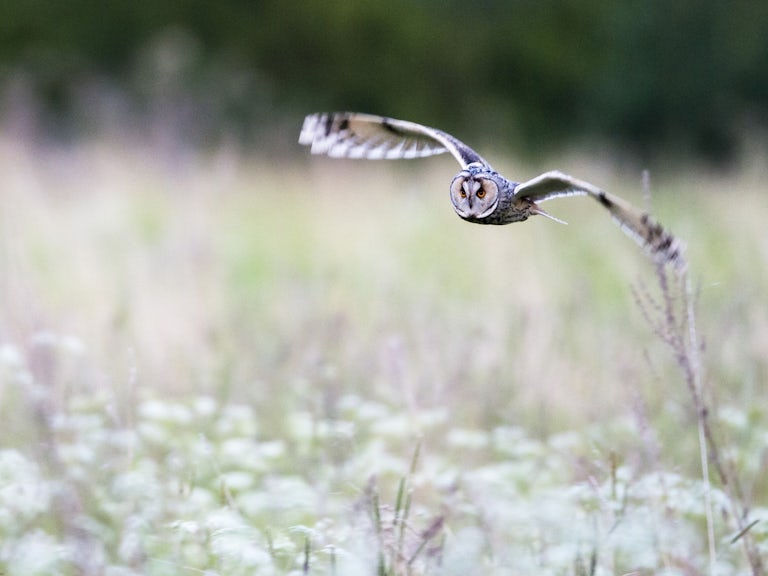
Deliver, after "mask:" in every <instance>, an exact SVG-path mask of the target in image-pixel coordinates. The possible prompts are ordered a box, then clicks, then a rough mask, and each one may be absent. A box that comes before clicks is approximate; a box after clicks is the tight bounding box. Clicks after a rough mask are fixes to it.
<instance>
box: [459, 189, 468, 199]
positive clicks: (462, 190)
mask: <svg viewBox="0 0 768 576" xmlns="http://www.w3.org/2000/svg"><path fill="white" fill-rule="evenodd" d="M459 196H461V197H462V198H466V197H467V193H466V191H465V190H464V188H462V189H461V190H459Z"/></svg>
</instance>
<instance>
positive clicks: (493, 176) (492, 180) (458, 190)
mask: <svg viewBox="0 0 768 576" xmlns="http://www.w3.org/2000/svg"><path fill="white" fill-rule="evenodd" d="M499 184H500V179H499V175H498V174H497V173H496V172H494V171H493V170H491V169H490V168H489V167H488V166H486V165H483V164H481V163H479V162H474V163H472V164H469V165H468V166H467V167H466V168H465V169H464V170H462V171H461V172H459V173H458V174H457V175H456V176H455V178H454V179H453V181H452V182H451V202H452V203H453V208H454V210H456V213H457V214H458V215H459V216H461V217H462V218H464V219H465V220H482V219H483V218H485V217H487V216H489V215H490V214H492V213H493V212H494V210H496V207H497V206H498V204H499Z"/></svg>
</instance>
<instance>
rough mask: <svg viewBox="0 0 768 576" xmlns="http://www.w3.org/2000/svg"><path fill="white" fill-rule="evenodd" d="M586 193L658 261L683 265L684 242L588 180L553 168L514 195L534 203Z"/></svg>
mask: <svg viewBox="0 0 768 576" xmlns="http://www.w3.org/2000/svg"><path fill="white" fill-rule="evenodd" d="M585 194H586V195H589V196H591V197H592V198H594V199H595V200H597V201H598V202H599V203H600V204H601V205H602V206H604V207H605V208H606V209H607V210H608V212H610V214H611V216H612V217H613V219H614V220H615V221H616V222H617V223H618V224H619V226H621V228H622V230H624V231H625V232H626V233H627V234H628V235H629V236H630V237H632V238H634V240H635V241H636V242H637V243H638V244H640V246H642V247H643V248H644V249H645V250H646V251H647V252H648V253H649V254H650V255H651V257H652V258H653V259H654V260H655V261H657V262H662V263H667V262H670V263H673V264H674V265H676V266H683V263H684V261H685V259H684V258H683V250H684V246H683V244H682V242H680V241H679V240H678V239H677V238H675V237H674V236H673V235H672V234H670V233H669V232H667V231H666V230H665V229H664V228H663V227H662V226H661V224H659V223H658V222H656V221H655V220H654V219H653V218H651V216H650V215H649V214H648V213H647V212H643V211H642V210H639V209H637V208H635V207H634V206H632V205H631V204H630V203H629V202H627V201H625V200H622V199H621V198H619V197H618V196H614V195H613V194H609V193H608V192H605V191H603V190H601V189H600V188H598V187H597V186H593V185H592V184H590V183H589V182H584V181H583V180H577V179H576V178H572V177H571V176H568V175H567V174H563V173H562V172H558V171H552V172H546V173H544V174H542V175H540V176H537V177H536V178H533V179H531V180H528V181H527V182H523V183H521V184H519V185H518V186H517V187H516V188H515V196H519V197H521V198H528V199H530V200H531V201H533V202H534V203H536V202H545V201H547V200H552V199H553V198H560V197H562V196H575V195H585ZM545 215H546V213H545Z"/></svg>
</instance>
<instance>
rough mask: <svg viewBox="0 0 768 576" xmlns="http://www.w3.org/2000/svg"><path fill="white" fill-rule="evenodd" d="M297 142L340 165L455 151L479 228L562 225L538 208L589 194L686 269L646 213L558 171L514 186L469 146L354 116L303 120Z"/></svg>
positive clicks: (456, 184) (457, 186) (459, 187)
mask: <svg viewBox="0 0 768 576" xmlns="http://www.w3.org/2000/svg"><path fill="white" fill-rule="evenodd" d="M299 143H300V144H304V145H308V146H311V152H312V153H313V154H326V155H328V156H331V157H334V158H368V159H399V158H422V157H425V156H432V155H435V154H443V153H445V152H449V153H450V154H451V155H452V156H453V157H454V158H456V160H457V161H458V162H459V164H460V165H461V171H460V172H459V173H458V174H457V175H456V176H455V177H454V178H453V180H452V181H451V187H450V196H451V202H452V203H453V209H454V210H455V211H456V213H457V214H458V215H459V216H460V217H461V218H463V219H464V220H467V221H468V222H474V223H476V224H510V223H512V222H522V221H524V220H527V219H528V218H529V217H530V216H534V215H540V216H546V217H547V218H550V219H552V220H555V221H556V222H560V223H562V224H564V223H565V222H563V221H562V220H560V219H558V218H556V217H554V216H552V215H551V214H548V213H547V212H545V211H544V210H542V209H541V207H540V206H539V203H541V202H545V201H547V200H552V199H553V198H560V197H561V196H576V195H587V196H590V197H592V198H594V199H595V200H597V201H598V202H599V203H600V205H602V206H603V207H605V208H606V209H607V210H608V212H610V214H611V216H612V217H613V218H614V219H615V220H616V222H618V224H619V225H620V226H621V228H622V229H623V230H624V231H625V232H626V233H627V234H628V235H629V236H631V237H632V238H634V239H635V241H636V242H637V243H638V244H639V245H640V246H642V247H643V248H644V249H645V250H646V252H648V254H649V255H650V256H651V257H652V258H653V259H654V260H655V261H656V262H660V263H672V264H674V265H676V266H681V265H682V263H683V258H682V251H683V246H682V244H681V243H680V242H679V241H678V240H677V239H676V238H675V237H674V236H672V235H671V234H670V233H669V232H667V231H666V230H665V229H664V228H663V227H662V226H661V225H660V224H658V223H657V222H655V221H654V220H653V219H652V218H651V217H650V216H649V215H648V214H647V213H645V212H643V211H641V210H638V209H637V208H635V207H634V206H632V205H631V204H629V203H628V202H626V201H624V200H622V199H621V198H618V197H617V196H614V195H613V194H609V193H607V192H605V191H603V190H601V189H600V188H597V187H596V186H593V185H592V184H590V183H588V182H584V181H582V180H577V179H576V178H572V177H571V176H568V175H567V174H563V173H562V172H559V171H556V170H555V171H551V172H545V173H544V174H541V175H540V176H537V177H535V178H533V179H531V180H528V181H527V182H512V181H510V180H507V179H506V178H505V177H504V176H502V175H501V174H499V173H498V172H496V171H495V170H494V169H493V168H491V165H490V164H489V163H488V162H486V161H485V160H484V159H483V158H482V157H481V156H480V155H479V154H478V153H477V152H475V151H474V150H472V149H471V148H470V147H469V146H467V145H466V144H464V143H463V142H461V141H459V140H458V139H456V138H454V137H453V136H451V135H450V134H447V133H446V132H443V131H442V130H438V129H436V128H429V127H428V126H422V125H421V124H417V123H415V122H407V121H405V120H395V119H393V118H385V117H382V116H374V115H371V114H360V113H356V112H336V113H319V114H311V115H309V116H307V117H306V118H305V120H304V125H303V127H302V129H301V135H300V136H299Z"/></svg>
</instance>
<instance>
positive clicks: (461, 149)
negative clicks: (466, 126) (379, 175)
mask: <svg viewBox="0 0 768 576" xmlns="http://www.w3.org/2000/svg"><path fill="white" fill-rule="evenodd" d="M299 143H300V144H304V145H307V146H311V147H312V153H313V154H327V155H328V156H332V157H334V158H369V159H372V160H381V159H398V158H422V157H425V156H433V155H435V154H443V153H445V152H450V153H451V154H452V155H453V157H454V158H456V160H458V162H459V164H461V166H462V168H466V167H467V165H468V164H471V163H472V162H481V163H482V164H484V165H486V166H487V165H488V163H487V162H486V161H485V160H483V159H482V158H481V157H480V156H479V155H478V154H477V153H476V152H475V151H474V150H472V149H471V148H470V147H469V146H467V145H465V144H463V143H462V142H460V141H459V140H457V139H456V138H454V137H453V136H451V135H450V134H446V133H445V132H443V131H442V130H437V129H436V128H429V127H428V126H422V125H421V124H417V123H415V122H406V121H405V120H395V119H393V118H385V117H383V116H374V115H372V114H359V113H357V112H331V113H319V114H311V115H309V116H307V117H306V118H305V119H304V125H303V126H302V128H301V135H300V136H299Z"/></svg>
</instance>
